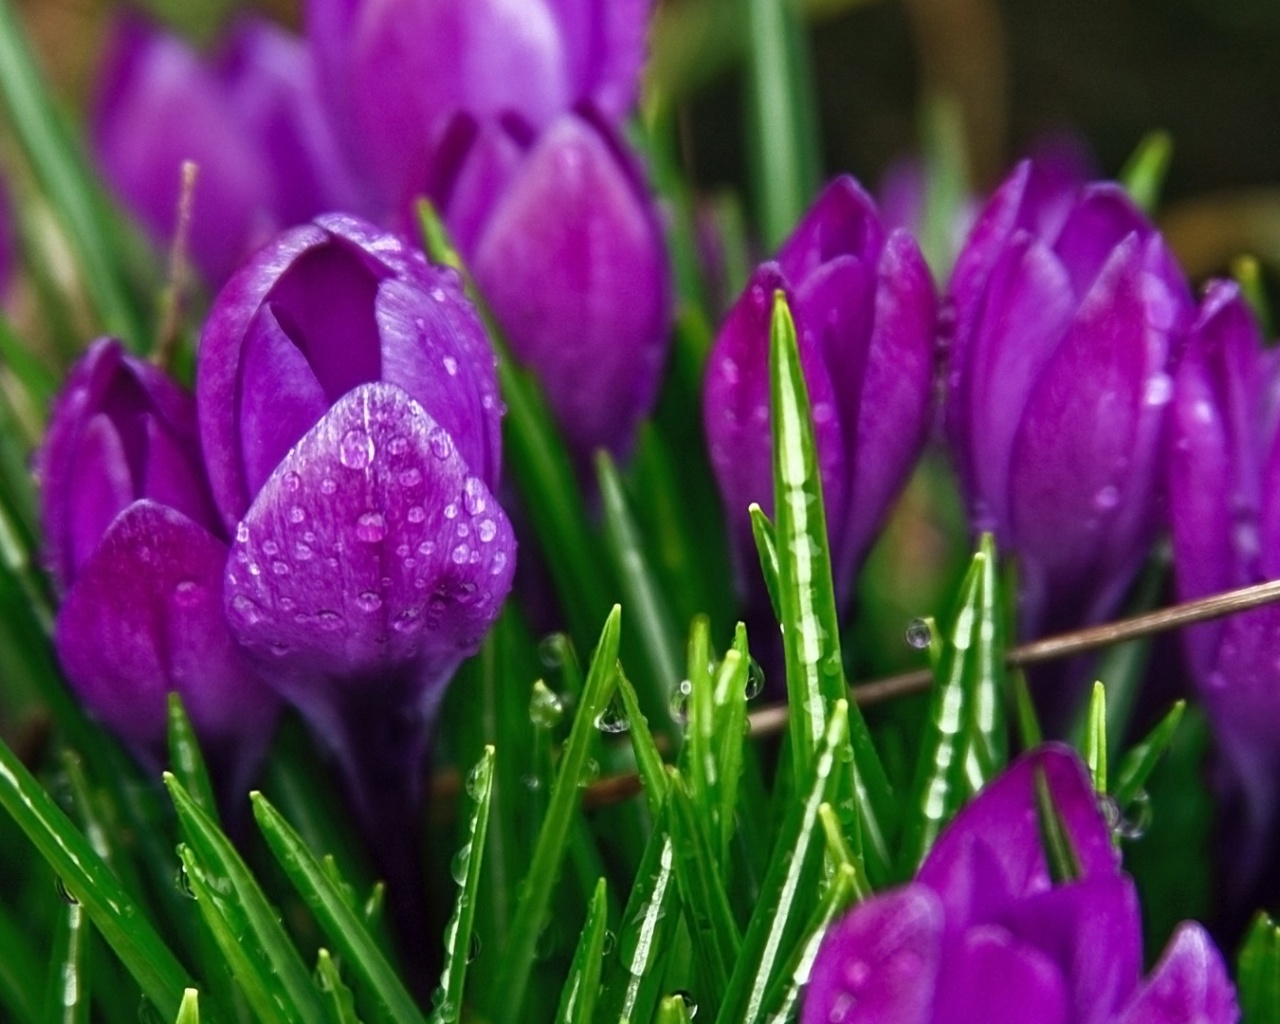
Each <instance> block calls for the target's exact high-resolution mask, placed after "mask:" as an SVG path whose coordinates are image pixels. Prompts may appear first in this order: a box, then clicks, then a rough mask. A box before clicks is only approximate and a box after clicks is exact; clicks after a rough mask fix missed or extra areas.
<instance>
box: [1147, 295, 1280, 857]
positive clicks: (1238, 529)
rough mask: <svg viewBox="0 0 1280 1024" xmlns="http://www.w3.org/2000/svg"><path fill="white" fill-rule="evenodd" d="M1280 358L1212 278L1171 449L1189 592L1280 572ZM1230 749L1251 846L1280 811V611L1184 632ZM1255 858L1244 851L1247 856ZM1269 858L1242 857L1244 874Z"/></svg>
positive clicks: (1181, 374)
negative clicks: (1279, 398)
mask: <svg viewBox="0 0 1280 1024" xmlns="http://www.w3.org/2000/svg"><path fill="white" fill-rule="evenodd" d="M1276 371H1277V357H1276V354H1275V353H1274V352H1271V351H1268V350H1265V349H1264V348H1263V345H1262V337H1261V332H1260V331H1259V330H1258V327H1257V324H1256V323H1255V321H1254V318H1253V314H1252V312H1251V311H1250V310H1249V308H1248V305H1247V304H1246V302H1245V300H1244V298H1243V297H1242V296H1241V294H1240V290H1239V288H1238V287H1237V286H1236V285H1235V284H1232V283H1228V282H1224V281H1218V282H1215V283H1213V284H1211V285H1210V286H1209V289H1208V291H1207V292H1206V294H1205V298H1204V301H1203V304H1202V305H1201V308H1200V314H1199V316H1198V318H1197V319H1196V322H1195V324H1194V325H1193V326H1192V328H1191V332H1190V338H1189V341H1188V343H1187V349H1186V353H1185V355H1184V356H1183V358H1182V361H1181V363H1180V364H1179V366H1178V372H1177V375H1176V377H1175V378H1174V397H1173V404H1172V411H1171V415H1170V420H1171V425H1170V432H1169V445H1168V449H1167V464H1166V469H1167V478H1166V479H1167V485H1168V492H1169V519H1170V524H1171V527H1172V534H1173V551H1174V567H1175V570H1176V579H1177V588H1178V596H1179V598H1180V599H1182V600H1184V601H1190V600H1195V599H1196V598H1200V597H1204V596H1206V595H1208V594H1213V593H1217V592H1219V591H1222V590H1229V589H1231V588H1233V587H1241V586H1246V585H1248V584H1252V583H1259V582H1261V581H1263V580H1267V579H1276V578H1280V433H1278V432H1277V429H1276V425H1277V415H1276V414H1277V408H1276V390H1275V385H1276V382H1277V375H1276ZM1183 635H1184V640H1185V647H1186V651H1187V655H1188V659H1189V661H1190V665H1191V669H1192V675H1193V677H1194V679H1195V682H1196V684H1197V687H1198V689H1199V691H1200V695H1201V698H1202V699H1203V701H1204V703H1205V707H1206V709H1207V710H1208V712H1209V714H1210V716H1211V718H1212V720H1213V723H1214V726H1215V728H1216V730H1217V732H1218V733H1219V744H1218V747H1219V749H1220V750H1221V751H1222V753H1223V755H1224V756H1225V757H1226V758H1227V759H1228V760H1229V762H1230V763H1231V764H1232V766H1233V768H1234V769H1235V774H1236V776H1237V778H1238V780H1239V781H1240V783H1241V784H1242V786H1243V788H1244V791H1245V794H1246V803H1247V809H1248V814H1249V818H1250V820H1249V822H1248V829H1249V831H1250V833H1251V834H1252V842H1251V848H1250V849H1249V850H1248V851H1247V852H1248V853H1249V855H1250V856H1255V857H1256V856H1257V855H1259V854H1261V852H1262V851H1261V849H1260V848H1259V843H1258V840H1259V839H1260V838H1261V835H1262V833H1263V832H1264V831H1265V830H1266V828H1267V827H1268V826H1269V825H1271V824H1274V822H1275V819H1276V815H1277V812H1278V811H1280V806H1278V805H1280V790H1278V787H1277V779H1278V778H1280V776H1278V775H1277V771H1278V770H1280V757H1278V755H1277V750H1278V749H1280V664H1277V661H1276V653H1277V651H1278V650H1280V647H1277V643H1278V642H1280V609H1277V608H1275V607H1274V606H1268V607H1265V608H1259V609H1256V610H1254V611H1249V612H1245V613H1243V614H1240V615H1233V616H1231V617H1230V618H1228V619H1219V620H1215V621H1213V622H1206V623H1203V624H1201V625H1197V626H1192V627H1190V628H1188V629H1187V630H1186V631H1185V632H1184V634H1183ZM1242 860H1243V858H1242ZM1259 866H1260V865H1259V864H1257V863H1254V862H1251V863H1249V864H1241V870H1240V871H1239V872H1237V877H1244V876H1250V877H1251V876H1252V873H1253V871H1254V870H1255V869H1256V868H1257V867H1259Z"/></svg>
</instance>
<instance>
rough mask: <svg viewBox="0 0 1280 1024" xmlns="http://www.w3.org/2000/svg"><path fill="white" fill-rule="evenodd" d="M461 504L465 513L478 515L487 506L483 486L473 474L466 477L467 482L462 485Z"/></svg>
mask: <svg viewBox="0 0 1280 1024" xmlns="http://www.w3.org/2000/svg"><path fill="white" fill-rule="evenodd" d="M462 504H463V505H464V506H465V507H466V510H467V514H468V515H473V516H478V515H480V513H481V512H483V511H484V510H485V508H487V507H488V506H487V503H486V501H485V486H484V484H483V483H482V482H481V481H480V480H479V479H477V478H476V477H474V476H469V477H467V482H466V483H465V484H463V485H462Z"/></svg>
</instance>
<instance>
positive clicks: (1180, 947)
mask: <svg viewBox="0 0 1280 1024" xmlns="http://www.w3.org/2000/svg"><path fill="white" fill-rule="evenodd" d="M1239 1019H1240V1007H1239V1006H1238V1005H1237V1003H1236V994H1235V989H1234V987H1233V986H1232V984H1231V980H1230V978H1229V977H1228V976H1227V969H1226V965H1225V964H1223V962H1222V954H1221V953H1219V952H1218V950H1217V947H1215V946H1214V944H1213V941H1212V940H1211V939H1210V938H1209V936H1208V935H1207V934H1205V931H1204V929H1203V928H1201V927H1200V926H1199V925H1198V924H1193V923H1184V924H1182V925H1180V926H1179V927H1178V930H1177V931H1176V932H1174V935H1173V938H1172V939H1171V940H1170V942H1169V945H1168V946H1167V947H1166V949H1165V953H1164V955H1163V956H1162V957H1161V958H1160V962H1159V963H1158V964H1156V966H1155V969H1154V970H1153V971H1152V972H1151V976H1150V977H1149V978H1148V979H1147V981H1146V982H1145V983H1144V984H1143V985H1142V987H1141V988H1140V989H1139V990H1138V993H1137V995H1136V996H1134V999H1133V1001H1132V1002H1131V1003H1130V1004H1129V1006H1128V1008H1127V1009H1126V1010H1125V1011H1124V1013H1123V1014H1121V1016H1120V1017H1119V1019H1118V1021H1117V1024H1184V1022H1187V1021H1195V1022H1197V1024H1236V1021H1238V1020H1239Z"/></svg>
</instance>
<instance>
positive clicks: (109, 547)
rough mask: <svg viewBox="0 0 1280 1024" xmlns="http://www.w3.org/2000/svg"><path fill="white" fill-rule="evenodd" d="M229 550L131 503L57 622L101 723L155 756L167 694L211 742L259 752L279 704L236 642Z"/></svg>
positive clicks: (175, 516)
mask: <svg viewBox="0 0 1280 1024" xmlns="http://www.w3.org/2000/svg"><path fill="white" fill-rule="evenodd" d="M226 558H227V549H226V546H225V545H224V544H223V543H222V542H221V541H219V540H217V539H216V538H214V537H213V536H212V535H210V534H209V533H208V531H206V530H205V529H203V528H202V527H200V526H198V525H196V524H195V523H193V522H192V521H191V520H190V519H188V518H187V517H186V516H183V515H182V514H180V513H178V512H175V511H174V510H173V509H170V508H165V507H164V506H162V505H157V504H156V503H154V502H151V501H139V502H135V503H134V504H132V505H130V506H129V508H128V509H126V510H125V511H124V512H123V513H121V514H120V516H119V517H117V519H116V520H115V522H114V523H113V524H112V526H111V528H110V529H109V530H108V531H107V533H106V535H105V536H104V537H103V538H102V542H101V544H99V545H98V547H97V549H96V551H95V552H94V554H93V555H92V557H91V558H90V559H89V560H88V561H87V562H86V563H85V565H84V567H83V569H82V571H81V573H80V575H79V577H78V578H77V580H76V582H75V585H74V586H73V587H72V588H71V590H70V592H69V593H68V594H67V598H66V601H65V602H64V603H63V605H62V608H61V610H60V611H59V613H58V620H57V627H56V636H55V641H56V644H57V649H58V657H59V659H60V660H61V662H62V666H63V668H64V669H65V670H66V673H67V677H68V678H69V679H70V680H71V682H72V683H73V685H74V686H75V688H76V691H77V693H79V694H80V696H81V698H82V699H83V700H84V702H85V703H86V704H87V705H88V706H89V708H91V709H92V711H93V712H94V714H95V715H96V716H97V717H98V718H100V719H101V720H102V721H103V722H105V723H106V724H107V725H108V726H110V727H111V728H112V729H113V730H115V731H116V732H117V733H119V734H120V735H121V736H123V737H125V738H126V739H127V740H129V741H130V743H131V744H132V745H134V747H135V748H143V749H146V750H149V751H151V752H153V753H155V752H158V751H159V750H162V749H163V745H164V738H165V730H166V709H165V694H166V693H167V692H168V691H170V690H177V691H178V692H179V693H180V694H181V695H182V698H183V702H184V704H185V705H186V707H187V710H188V713H189V714H190V715H191V719H192V722H193V723H194V725H195V726H196V728H197V730H199V731H200V733H201V735H202V737H204V738H205V739H206V741H207V743H209V744H213V745H217V746H220V747H223V748H228V747H237V746H241V745H251V746H260V744H261V742H262V741H263V740H264V739H265V738H266V736H267V735H268V734H269V733H270V730H271V728H272V725H273V724H274V721H275V713H276V709H277V706H278V701H277V700H276V698H275V697H274V695H273V694H271V692H270V691H269V690H268V689H267V688H266V687H265V686H264V685H263V684H262V683H261V682H260V681H259V680H258V679H257V677H256V676H255V675H254V674H253V672H252V671H251V670H250V669H249V667H248V665H247V664H246V663H245V661H244V659H243V657H242V656H241V654H240V651H239V648H238V647H237V646H236V645H235V644H234V643H233V642H232V640H231V636H230V634H229V633H228V632H227V627H226V622H225V619H224V616H223V612H222V602H221V599H220V591H221V580H222V573H223V569H224V566H225V565H226Z"/></svg>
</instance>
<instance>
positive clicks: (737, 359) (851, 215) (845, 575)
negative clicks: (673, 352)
mask: <svg viewBox="0 0 1280 1024" xmlns="http://www.w3.org/2000/svg"><path fill="white" fill-rule="evenodd" d="M778 289H781V290H783V291H784V292H786V294H787V300H788V303H789V305H790V307H791V313H792V316H793V318H794V320H795V325H796V336H797V341H798V344H799V348H800V361H801V365H802V366H803V369H804V375H805V383H806V385H807V387H808V389H809V401H810V404H811V407H812V410H813V421H814V433H815V437H816V441H817V448H818V462H819V468H820V470H821V473H822V487H823V500H824V502H825V506H826V515H827V530H828V533H829V535H830V542H831V553H832V569H833V573H834V576H835V581H836V588H837V593H838V594H839V595H840V596H841V598H842V599H847V597H848V596H849V594H850V593H851V590H852V585H853V579H854V576H855V574H856V571H857V568H858V565H859V562H860V561H861V558H862V556H863V555H864V554H865V553H866V551H867V548H868V547H869V546H870V544H871V541H872V539H873V538H874V536H875V533H876V530H877V529H878V527H879V525H880V523H881V521H882V520H883V518H884V516H885V513H886V512H887V511H888V509H889V506H890V504H891V503H892V501H893V499H894V498H895V497H896V495H897V494H898V491H899V490H900V489H901V487H902V485H903V484H904V483H905V481H906V479H907V476H908V475H909V474H910V472H911V469H912V467H913V465H914V463H915V460H916V457H917V455H918V454H919V452H920V448H921V445H922V444H923V443H924V439H925V434H926V430H927V428H928V423H929V407H930V399H931V396H932V384H933V349H934V329H935V313H936V302H935V295H934V288H933V282H932V279H931V278H930V276H929V271H928V268H927V267H926V266H925V264H924V260H923V258H922V257H921V255H920V251H919V249H918V248H917V247H916V244H915V242H914V241H913V240H912V239H911V237H910V236H909V235H908V234H907V233H906V232H905V231H894V232H893V233H891V234H886V232H885V230H884V228H883V227H882V225H881V223H880V219H879V216H878V214H877V212H876V209H875V206H874V204H873V203H872V202H871V200H870V199H869V198H868V196H867V195H866V193H864V192H863V191H862V189H861V188H859V187H858V185H857V184H856V183H855V182H854V181H853V179H852V178H848V177H844V178H838V179H836V180H835V181H833V182H832V183H831V184H830V185H829V186H827V189H826V191H824V192H823V194H822V195H821V196H820V197H819V199H818V200H817V202H816V203H815V204H814V206H813V208H812V209H811V210H810V211H809V212H808V213H807V214H806V215H805V217H804V219H803V220H802V221H801V222H800V224H799V225H798V226H797V228H796V229H795V231H794V232H793V233H792V235H791V237H790V238H789V239H788V240H787V241H786V242H785V243H784V244H783V246H782V249H781V251H780V252H779V253H778V255H777V258H776V260H774V261H772V262H769V263H765V264H763V265H761V266H760V267H759V268H758V269H757V270H756V272H755V274H754V275H753V277H752V279H751V281H750V282H749V284H748V285H747V289H746V291H745V292H744V293H743V295H742V297H741V298H740V299H739V300H738V302H737V304H736V305H735V306H734V307H733V309H732V310H730V312H729V316H728V318H727V319H726V321H725V323H724V326H723V327H722V328H721V330H720V335H719V337H718V338H717V339H716V343H715V347H714V348H713V349H712V352H711V356H710V359H709V362H708V367H707V378H706V387H705V391H704V394H703V415H704V422H705V425H706V431H707V439H708V442H709V444H710V450H711V464H712V467H713V468H714V470H715V474H716V480H717V482H718V483H719V485H720V493H721V495H722V497H723V498H724V503H725V508H726V512H727V515H728V517H729V527H730V531H731V533H732V535H733V536H734V538H735V541H736V546H737V548H738V550H739V552H740V554H741V556H742V558H743V559H745V560H746V561H747V564H751V562H753V561H754V558H753V556H752V555H751V550H752V548H751V526H750V520H749V518H748V515H747V508H748V506H749V505H750V504H751V503H752V502H758V503H759V504H760V506H761V507H762V508H764V509H765V510H766V511H767V512H770V513H772V506H773V477H772V454H771V453H772V439H771V431H770V414H769V324H770V310H771V308H772V303H773V294H774V292H775V291H776V290H778Z"/></svg>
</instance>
